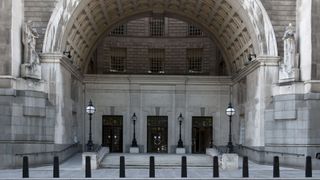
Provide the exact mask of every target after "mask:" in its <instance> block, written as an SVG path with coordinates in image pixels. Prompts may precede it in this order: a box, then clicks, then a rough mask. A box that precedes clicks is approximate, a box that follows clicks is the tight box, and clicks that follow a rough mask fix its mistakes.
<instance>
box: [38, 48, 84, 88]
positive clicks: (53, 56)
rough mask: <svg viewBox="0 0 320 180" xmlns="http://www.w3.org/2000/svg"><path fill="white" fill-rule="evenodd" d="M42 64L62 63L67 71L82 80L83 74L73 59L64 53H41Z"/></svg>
mask: <svg viewBox="0 0 320 180" xmlns="http://www.w3.org/2000/svg"><path fill="white" fill-rule="evenodd" d="M40 57H41V64H42V65H47V64H61V65H62V67H64V68H65V69H66V70H67V71H69V72H70V73H71V74H72V75H73V76H74V77H76V78H77V79H78V80H79V81H81V82H82V80H83V75H82V73H81V72H80V70H79V69H77V67H76V66H75V65H73V64H72V61H71V60H70V59H69V58H67V57H66V56H64V55H63V54H62V53H44V54H41V55H40Z"/></svg>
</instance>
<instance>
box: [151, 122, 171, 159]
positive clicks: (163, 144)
mask: <svg viewBox="0 0 320 180" xmlns="http://www.w3.org/2000/svg"><path fill="white" fill-rule="evenodd" d="M147 122H148V123H147V124H148V127H147V131H148V132H147V134H148V137H147V151H148V152H149V153H167V152H168V116H148V117H147Z"/></svg>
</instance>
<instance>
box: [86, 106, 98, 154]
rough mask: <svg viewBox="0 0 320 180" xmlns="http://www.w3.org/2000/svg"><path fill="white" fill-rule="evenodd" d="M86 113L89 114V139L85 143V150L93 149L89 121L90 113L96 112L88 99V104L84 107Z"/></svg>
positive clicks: (90, 118)
mask: <svg viewBox="0 0 320 180" xmlns="http://www.w3.org/2000/svg"><path fill="white" fill-rule="evenodd" d="M86 111H87V113H88V114H89V140H88V143H87V151H92V150H93V142H92V131H91V121H92V114H93V113H94V112H96V108H95V107H94V106H93V105H92V101H91V100H90V101H89V105H88V106H87V108H86Z"/></svg>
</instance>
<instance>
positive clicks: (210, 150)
mask: <svg viewBox="0 0 320 180" xmlns="http://www.w3.org/2000/svg"><path fill="white" fill-rule="evenodd" d="M206 154H207V155H209V156H218V155H219V152H218V150H217V149H216V148H207V149H206Z"/></svg>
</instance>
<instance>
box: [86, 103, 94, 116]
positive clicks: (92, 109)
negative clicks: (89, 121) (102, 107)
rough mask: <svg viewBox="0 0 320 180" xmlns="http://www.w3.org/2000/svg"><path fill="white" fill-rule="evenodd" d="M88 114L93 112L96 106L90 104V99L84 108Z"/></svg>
mask: <svg viewBox="0 0 320 180" xmlns="http://www.w3.org/2000/svg"><path fill="white" fill-rule="evenodd" d="M86 111H87V113H88V114H93V113H95V112H96V108H95V107H94V106H93V105H92V101H91V100H90V102H89V105H88V106H87V108H86Z"/></svg>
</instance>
